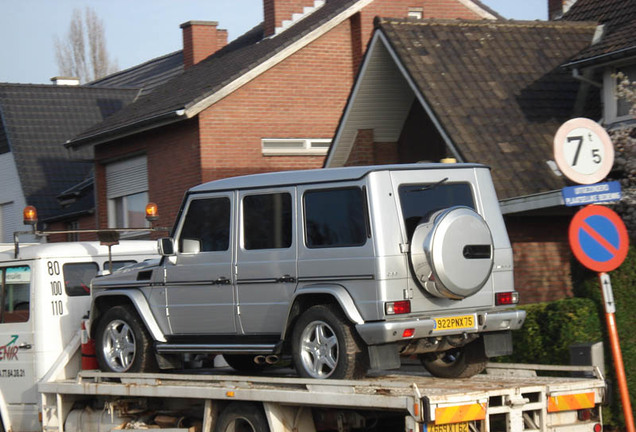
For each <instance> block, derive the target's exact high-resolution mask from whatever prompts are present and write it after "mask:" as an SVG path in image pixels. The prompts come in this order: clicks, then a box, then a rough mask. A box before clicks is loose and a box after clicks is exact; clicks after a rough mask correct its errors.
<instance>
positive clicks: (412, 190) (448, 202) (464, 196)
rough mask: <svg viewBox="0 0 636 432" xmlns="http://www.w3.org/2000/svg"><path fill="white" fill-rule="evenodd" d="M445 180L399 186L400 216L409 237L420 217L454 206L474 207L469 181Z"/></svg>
mask: <svg viewBox="0 0 636 432" xmlns="http://www.w3.org/2000/svg"><path fill="white" fill-rule="evenodd" d="M445 180H446V179H444V180H442V181H440V182H437V183H422V184H411V185H401V186H400V187H399V193H400V205H401V207H402V216H403V217H404V226H405V227H406V232H407V234H408V238H409V239H410V238H411V237H412V236H413V232H414V231H415V228H416V227H417V225H418V224H419V223H420V221H421V220H422V218H426V219H428V218H429V217H431V215H432V214H433V213H435V212H436V211H438V210H442V209H445V208H448V207H455V206H466V207H470V208H471V209H475V201H474V199H473V194H472V190H471V187H470V184H469V183H445V182H444V181H445Z"/></svg>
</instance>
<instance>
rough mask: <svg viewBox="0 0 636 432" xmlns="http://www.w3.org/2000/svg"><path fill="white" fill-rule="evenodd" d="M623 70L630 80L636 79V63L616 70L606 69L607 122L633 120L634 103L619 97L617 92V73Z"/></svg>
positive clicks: (605, 97) (604, 84) (605, 106)
mask: <svg viewBox="0 0 636 432" xmlns="http://www.w3.org/2000/svg"><path fill="white" fill-rule="evenodd" d="M618 72H621V73H623V74H624V75H626V76H627V78H628V79H629V81H631V82H634V81H636V65H628V66H624V67H620V68H616V69H614V70H609V71H606V73H605V79H604V82H603V94H604V102H605V103H604V108H605V118H606V119H607V120H606V121H607V123H610V124H611V123H615V122H620V121H625V120H632V119H634V116H633V115H631V114H630V113H629V111H630V109H631V108H632V103H631V102H630V101H628V100H626V99H623V98H619V97H618V95H617V94H616V91H617V85H618V80H617V78H616V77H615V74H616V73H618Z"/></svg>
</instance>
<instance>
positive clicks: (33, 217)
mask: <svg viewBox="0 0 636 432" xmlns="http://www.w3.org/2000/svg"><path fill="white" fill-rule="evenodd" d="M22 219H23V221H24V224H25V225H35V224H37V223H38V211H37V210H36V209H35V207H33V206H31V205H29V206H26V207H25V208H24V210H22Z"/></svg>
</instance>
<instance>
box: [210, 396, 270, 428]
mask: <svg viewBox="0 0 636 432" xmlns="http://www.w3.org/2000/svg"><path fill="white" fill-rule="evenodd" d="M214 432H269V423H267V417H266V416H265V412H263V408H262V407H261V406H259V405H256V404H253V403H246V402H234V403H231V404H229V405H228V406H227V407H226V408H225V409H224V410H223V411H221V415H220V416H219V420H218V421H217V422H216V427H215V428H214Z"/></svg>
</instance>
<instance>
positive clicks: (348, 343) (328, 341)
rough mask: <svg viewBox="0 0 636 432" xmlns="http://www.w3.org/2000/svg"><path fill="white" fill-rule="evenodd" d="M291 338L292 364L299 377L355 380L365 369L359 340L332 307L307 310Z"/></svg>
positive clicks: (323, 306) (341, 315)
mask: <svg viewBox="0 0 636 432" xmlns="http://www.w3.org/2000/svg"><path fill="white" fill-rule="evenodd" d="M292 338H293V340H292V351H293V358H294V365H295V366H296V370H297V372H298V374H299V375H300V376H301V377H304V378H321V379H324V378H330V379H357V378H362V377H363V376H364V375H365V374H366V372H367V366H366V365H367V361H366V359H365V357H364V352H363V350H362V349H361V346H362V343H360V342H358V340H357V338H356V335H355V333H354V330H353V327H352V326H351V324H349V322H348V321H347V319H346V318H345V317H344V315H343V314H342V312H341V311H340V310H339V309H337V308H336V307H334V306H331V305H317V306H313V307H311V308H309V309H307V311H306V312H305V313H303V314H302V315H301V316H300V318H299V319H298V322H297V323H296V326H295V327H294V332H293V336H292Z"/></svg>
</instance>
